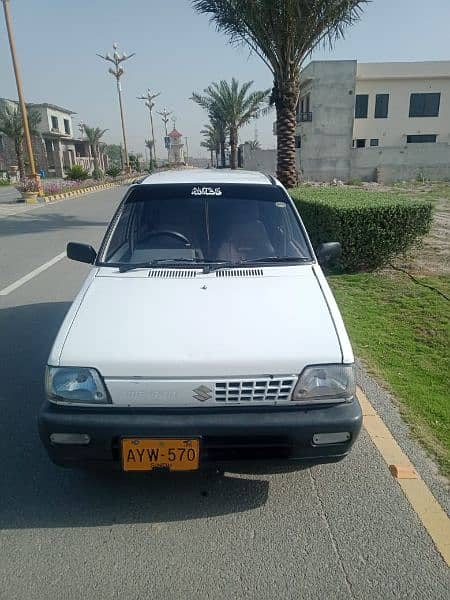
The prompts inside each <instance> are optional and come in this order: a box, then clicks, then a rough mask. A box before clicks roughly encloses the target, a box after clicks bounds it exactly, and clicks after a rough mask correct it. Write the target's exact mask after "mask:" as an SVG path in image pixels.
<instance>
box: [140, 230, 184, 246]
mask: <svg viewBox="0 0 450 600" xmlns="http://www.w3.org/2000/svg"><path fill="white" fill-rule="evenodd" d="M160 236H168V237H173V238H175V239H177V240H181V241H182V242H184V244H185V245H186V246H192V242H191V241H190V240H189V239H188V238H187V237H186V236H185V235H183V234H182V233H179V232H178V231H170V230H169V229H164V230H162V231H152V232H150V233H149V234H148V236H147V238H150V237H160Z"/></svg>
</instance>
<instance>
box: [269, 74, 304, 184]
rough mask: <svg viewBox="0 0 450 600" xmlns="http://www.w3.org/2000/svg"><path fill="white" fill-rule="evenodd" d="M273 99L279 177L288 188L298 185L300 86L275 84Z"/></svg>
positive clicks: (293, 82) (290, 83) (291, 82)
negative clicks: (296, 154) (297, 135)
mask: <svg viewBox="0 0 450 600" xmlns="http://www.w3.org/2000/svg"><path fill="white" fill-rule="evenodd" d="M273 97H274V100H275V106H276V109H277V177H278V179H279V180H280V181H281V183H282V184H283V185H284V186H285V187H287V188H291V187H295V185H297V180H298V177H297V167H296V164H295V128H296V126H297V119H296V108H297V100H298V84H297V83H296V82H295V81H292V80H291V81H287V82H286V83H285V84H284V85H282V86H281V85H280V86H277V83H275V86H274V90H273Z"/></svg>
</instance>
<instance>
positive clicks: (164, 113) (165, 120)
mask: <svg viewBox="0 0 450 600" xmlns="http://www.w3.org/2000/svg"><path fill="white" fill-rule="evenodd" d="M171 114H172V113H171V112H169V111H168V110H167V108H165V109H164V110H163V111H162V112H158V115H161V117H162V122H163V123H164V129H165V132H166V139H167V137H168V133H167V123H168V122H169V117H170V115H171ZM167 161H168V162H169V161H170V146H169V144H167Z"/></svg>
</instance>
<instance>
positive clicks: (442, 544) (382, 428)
mask: <svg viewBox="0 0 450 600" xmlns="http://www.w3.org/2000/svg"><path fill="white" fill-rule="evenodd" d="M357 395H358V400H359V403H360V404H361V408H362V411H363V416H364V427H365V429H366V431H367V433H368V434H369V436H370V437H371V439H372V441H373V443H374V444H375V446H376V447H377V448H378V451H379V452H380V454H381V456H382V457H383V459H384V460H385V462H386V464H387V465H388V467H389V468H390V470H391V472H393V471H397V472H398V471H399V470H404V471H406V472H410V473H411V472H412V473H414V474H415V475H416V477H414V478H412V477H404V478H402V477H400V478H397V482H398V484H399V486H400V487H401V488H402V490H403V493H404V494H405V496H406V498H407V499H408V500H409V503H410V504H411V506H412V509H413V510H414V512H415V513H416V514H417V516H418V517H419V519H420V520H421V521H422V524H423V526H424V527H425V529H426V530H427V531H428V534H429V535H430V537H431V539H432V540H433V542H434V545H435V546H436V548H437V550H438V552H439V553H440V554H441V556H442V558H443V559H444V560H445V562H446V563H447V565H450V520H449V518H448V517H447V515H446V513H445V511H444V510H443V508H442V507H441V505H440V504H439V503H438V502H437V500H436V498H435V497H434V496H433V494H432V493H431V492H430V490H429V489H428V487H427V485H426V483H425V482H424V481H423V479H422V478H421V477H420V475H419V474H418V473H417V472H416V470H415V469H414V465H413V464H412V463H411V461H410V460H409V458H408V457H407V456H406V454H405V453H404V452H403V450H402V449H401V448H400V446H399V445H398V444H397V442H396V441H395V439H394V437H393V436H392V434H391V432H390V431H389V429H388V428H387V427H386V425H385V424H384V423H383V421H382V420H381V417H380V416H379V415H378V413H377V412H376V410H375V409H374V408H373V406H372V405H371V404H370V402H369V400H368V399H367V396H366V395H365V394H364V392H363V391H362V390H361V389H360V388H358V394H357Z"/></svg>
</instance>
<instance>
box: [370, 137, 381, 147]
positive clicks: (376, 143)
mask: <svg viewBox="0 0 450 600" xmlns="http://www.w3.org/2000/svg"><path fill="white" fill-rule="evenodd" d="M370 145H371V146H379V145H380V140H379V139H378V138H372V139H371V140H370Z"/></svg>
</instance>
